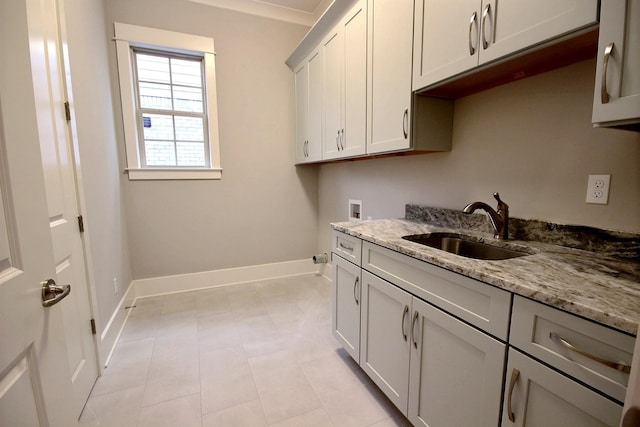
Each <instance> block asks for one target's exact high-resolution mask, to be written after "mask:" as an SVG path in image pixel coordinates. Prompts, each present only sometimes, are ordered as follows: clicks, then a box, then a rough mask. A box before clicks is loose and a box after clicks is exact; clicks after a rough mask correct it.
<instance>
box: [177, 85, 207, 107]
mask: <svg viewBox="0 0 640 427" xmlns="http://www.w3.org/2000/svg"><path fill="white" fill-rule="evenodd" d="M202 107H203V104H202V89H200V88H191V87H184V86H174V87H173V109H174V110H176V111H189V112H193V113H202V112H203V110H202Z"/></svg>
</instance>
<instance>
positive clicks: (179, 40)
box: [114, 22, 222, 180]
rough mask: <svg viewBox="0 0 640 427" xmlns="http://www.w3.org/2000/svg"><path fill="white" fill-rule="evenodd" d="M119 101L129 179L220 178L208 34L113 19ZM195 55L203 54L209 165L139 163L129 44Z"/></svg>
mask: <svg viewBox="0 0 640 427" xmlns="http://www.w3.org/2000/svg"><path fill="white" fill-rule="evenodd" d="M114 30H115V42H116V56H117V58H118V78H119V80H120V102H121V105H122V121H123V125H124V139H125V148H126V153H127V169H126V170H127V172H128V173H129V179H130V180H161V179H162V180H170V179H176V180H177V179H221V178H222V167H221V166H220V141H219V135H218V103H217V93H216V72H215V50H214V44H213V39H212V38H210V37H203V36H196V35H191V34H184V33H176V32H173V31H166V30H159V29H156V28H148V27H140V26H137V25H130V24H122V23H119V22H116V23H114ZM133 47H141V48H148V49H153V50H158V51H164V52H173V53H183V54H189V55H198V56H202V57H203V58H204V70H205V83H206V87H205V88H204V89H205V97H206V101H205V102H206V104H207V119H208V126H207V128H208V139H209V157H210V159H209V165H210V166H209V167H201V168H191V167H163V168H159V167H155V166H154V167H143V165H142V163H141V156H140V149H141V148H140V147H141V146H140V144H139V135H140V133H139V129H138V126H140V124H139V123H138V120H137V119H136V117H137V115H136V110H137V106H136V91H135V84H136V83H135V78H134V70H133V61H132V55H131V48H133Z"/></svg>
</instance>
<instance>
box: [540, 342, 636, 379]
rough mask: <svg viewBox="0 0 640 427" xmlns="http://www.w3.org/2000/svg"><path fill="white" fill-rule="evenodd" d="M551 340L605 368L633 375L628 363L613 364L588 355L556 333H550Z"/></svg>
mask: <svg viewBox="0 0 640 427" xmlns="http://www.w3.org/2000/svg"><path fill="white" fill-rule="evenodd" d="M549 338H551V340H552V341H554V342H556V343H558V344H560V345H561V346H563V347H564V348H566V349H567V350H570V351H573V352H574V353H578V354H580V355H582V356H584V357H586V358H587V359H591V360H593V361H594V362H598V363H601V364H603V365H605V366H608V367H610V368H613V369H615V370H616V371H620V372H623V373H625V374H629V373H631V366H629V365H627V364H626V363H624V362H612V361H610V360H607V359H602V358H601V357H598V356H594V355H593V354H591V353H588V352H586V351H584V350H582V349H579V348H577V347H576V346H574V345H573V344H571V343H570V342H569V341H567V340H565V339H564V338H562V337H561V336H560V335H558V334H556V333H555V332H550V333H549Z"/></svg>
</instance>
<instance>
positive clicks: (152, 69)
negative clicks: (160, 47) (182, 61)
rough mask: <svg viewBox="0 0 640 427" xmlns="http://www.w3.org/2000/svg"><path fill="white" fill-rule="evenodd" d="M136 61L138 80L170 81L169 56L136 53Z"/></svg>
mask: <svg viewBox="0 0 640 427" xmlns="http://www.w3.org/2000/svg"><path fill="white" fill-rule="evenodd" d="M136 63H137V65H138V80H143V81H146V82H157V83H171V73H170V71H169V58H166V57H162V56H155V55H145V54H144V53H137V54H136Z"/></svg>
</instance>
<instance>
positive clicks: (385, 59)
mask: <svg viewBox="0 0 640 427" xmlns="http://www.w3.org/2000/svg"><path fill="white" fill-rule="evenodd" d="M412 19H413V1H411V0H369V40H370V43H369V73H368V76H369V77H370V83H369V111H368V115H369V119H368V122H369V129H370V130H369V134H368V136H367V153H381V152H389V151H399V150H406V149H409V148H411V135H410V134H411V69H412V66H411V61H412V55H413V53H412V46H413V28H412V25H411V23H412V22H413V21H412Z"/></svg>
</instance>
